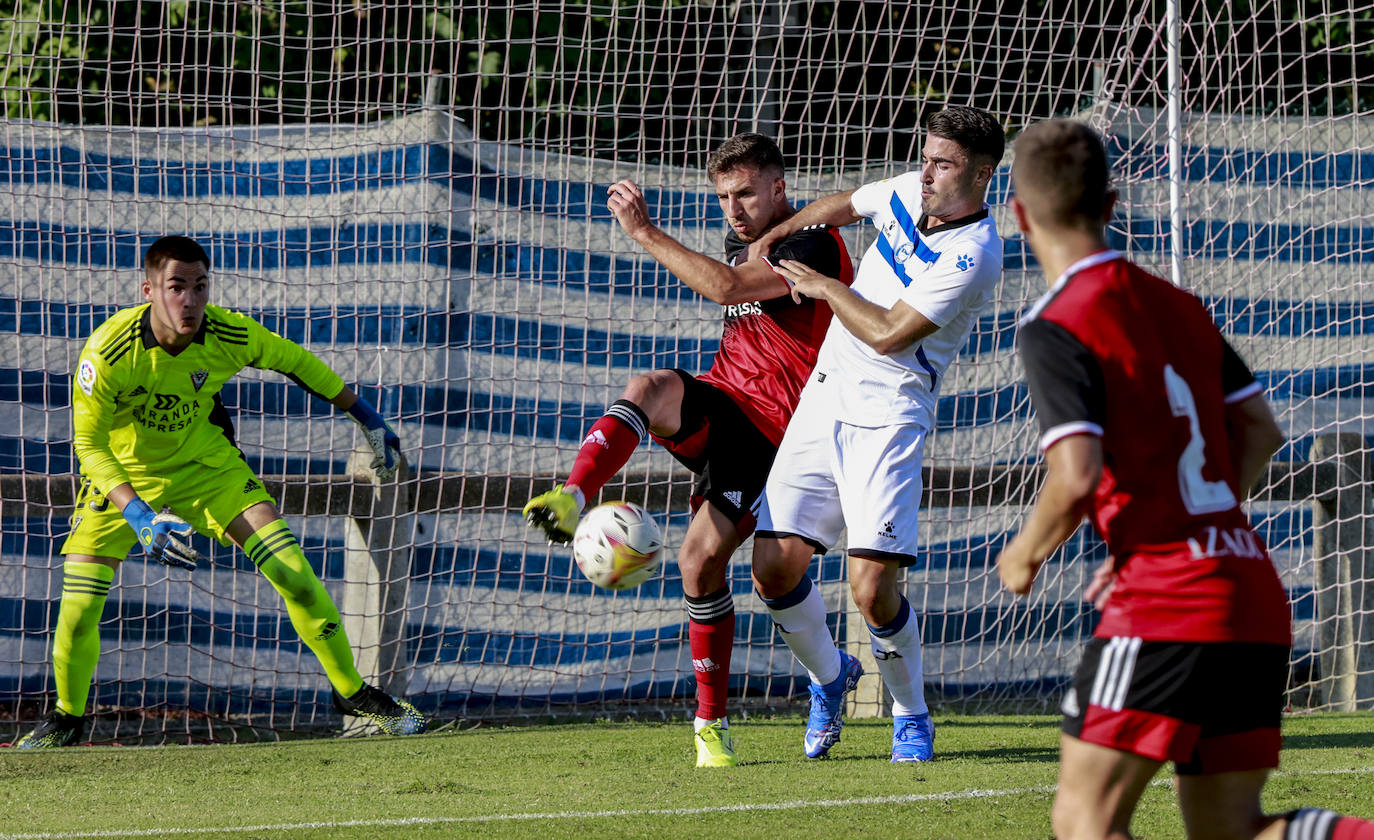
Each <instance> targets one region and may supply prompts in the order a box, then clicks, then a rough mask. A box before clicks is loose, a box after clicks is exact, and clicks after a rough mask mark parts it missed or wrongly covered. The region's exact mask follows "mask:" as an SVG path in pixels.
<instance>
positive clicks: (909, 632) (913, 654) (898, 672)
mask: <svg viewBox="0 0 1374 840" xmlns="http://www.w3.org/2000/svg"><path fill="white" fill-rule="evenodd" d="M902 609H903V610H905V611H906V624H904V625H902V627H901V629H900V630H898V631H897V632H895V633H893V634H892V635H890V636H879V635H878V634H877V632H875V631H874V629H873V628H872V627H870V628H868V630H869V635H870V636H871V637H872V645H873V657H874V658H875V659H877V660H878V672H879V673H881V674H882V675H883V685H885V686H887V690H888V691H889V692H891V694H892V715H893V717H898V716H901V715H921V714H925V713H926V712H927V711H929V707H928V706H926V697H925V672H924V668H923V667H922V665H921V624H920V622H919V621H917V620H916V612H915V610H913V609H911V605H910V604H908V603H907V601H906V599H905V598H903V599H902ZM900 620H901V613H898V617H897V618H895V619H893V620H892V624H896V623H897V622H898V621H900ZM880 629H881V628H880Z"/></svg>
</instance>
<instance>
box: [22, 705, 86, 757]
mask: <svg viewBox="0 0 1374 840" xmlns="http://www.w3.org/2000/svg"><path fill="white" fill-rule="evenodd" d="M85 729H86V719H85V718H84V717H82V716H81V715H69V714H67V713H66V712H64V711H62V710H61V709H53V710H52V711H51V712H49V713H48V716H47V717H46V718H44V720H43V722H42V723H40V724H38V726H36V727H35V728H34V730H33V731H32V732H30V733H29V734H27V735H25V736H24V737H23V738H20V739H19V740H18V741H15V742H14V745H15V746H16V747H18V748H19V749H21V750H45V749H52V748H55V747H70V746H71V745H72V744H75V743H76V742H77V741H78V740H80V739H81V733H82V732H83V731H84V730H85Z"/></svg>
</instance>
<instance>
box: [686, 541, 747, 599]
mask: <svg viewBox="0 0 1374 840" xmlns="http://www.w3.org/2000/svg"><path fill="white" fill-rule="evenodd" d="M722 554H723V552H722V551H712V550H711V547H710V546H707V545H699V544H695V543H690V542H686V543H683V545H682V548H681V550H679V551H678V555H677V565H678V570H679V572H681V574H682V582H683V583H684V584H686V585H688V586H692V585H695V586H696V588H697V589H698V590H700V591H702V592H707V591H714V590H716V589H719V588H720V587H721V585H723V584H724V583H725V570H726V567H727V566H728V565H729V563H730V555H731V554H733V552H730V553H724V556H721V555H722Z"/></svg>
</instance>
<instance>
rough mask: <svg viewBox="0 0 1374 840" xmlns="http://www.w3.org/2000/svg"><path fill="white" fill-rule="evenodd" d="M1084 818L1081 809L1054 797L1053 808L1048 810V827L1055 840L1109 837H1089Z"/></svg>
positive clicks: (1103, 837) (1095, 839)
mask: <svg viewBox="0 0 1374 840" xmlns="http://www.w3.org/2000/svg"><path fill="white" fill-rule="evenodd" d="M1084 816H1085V814H1084V813H1083V811H1082V809H1080V808H1078V807H1076V806H1075V805H1073V804H1072V803H1070V802H1068V801H1066V800H1065V798H1064V797H1062V796H1057V797H1055V799H1054V807H1053V808H1051V809H1050V827H1051V828H1053V829H1054V838H1055V840H1090V838H1091V840H1105V838H1106V837H1108V836H1110V835H1099V836H1098V837H1095V838H1093V837H1091V835H1090V834H1089V832H1088V831H1087V829H1088V828H1089V826H1088V825H1087V823H1086V821H1085V820H1084Z"/></svg>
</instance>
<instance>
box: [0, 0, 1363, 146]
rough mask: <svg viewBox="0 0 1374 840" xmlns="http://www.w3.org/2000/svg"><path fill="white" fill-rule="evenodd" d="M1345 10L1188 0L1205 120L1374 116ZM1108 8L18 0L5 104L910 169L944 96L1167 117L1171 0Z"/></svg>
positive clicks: (8, 22)
mask: <svg viewBox="0 0 1374 840" xmlns="http://www.w3.org/2000/svg"><path fill="white" fill-rule="evenodd" d="M1340 2H1341V0H1272V2H1255V3H1252V2H1250V0H1183V5H1184V9H1183V14H1184V19H1185V21H1186V24H1185V31H1184V38H1183V44H1182V49H1183V53H1184V66H1185V79H1186V80H1187V83H1186V91H1185V93H1186V96H1187V101H1188V107H1190V108H1194V109H1197V110H1203V109H1211V110H1217V109H1221V110H1226V111H1245V112H1284V113H1289V112H1307V113H1311V111H1312V110H1313V109H1316V110H1318V111H1319V112H1321V113H1332V114H1339V113H1349V112H1352V111H1363V110H1367V109H1369V108H1370V107H1371V106H1374V20H1371V12H1370V10H1368V9H1367V8H1365V9H1362V10H1357V9H1355V7H1354V5H1353V0H1345V2H1346V3H1347V5H1345V6H1340V5H1339V4H1340ZM1098 5H1100V6H1101V8H1100V14H1098V15H1095V16H1094V17H1093V19H1079V20H1075V18H1074V15H1078V16H1080V17H1083V18H1086V17H1087V14H1086V12H1085V10H1092V9H1093V7H1094V4H1093V3H1091V2H1089V3H1086V4H1084V3H1082V2H1081V0H1029V2H1017V3H1012V2H1010V0H971V2H969V3H967V4H960V7H959V8H957V9H955V8H943V7H940V6H938V5H936V6H932V5H928V4H907V3H875V2H863V0H841V2H836V3H806V4H802V3H791V4H786V9H787V10H788V11H787V12H786V18H785V19H781V18H779V17H778V14H779V13H778V11H777V10H778V9H779V8H782V7H783V4H776V3H773V4H769V3H765V2H762V0H740V2H733V3H727V2H724V0H715V2H712V0H562V2H559V3H552V2H537V0H484V1H483V2H481V3H477V2H466V3H456V4H421V3H412V2H409V0H387V2H373V1H372V0H351V2H338V0H331V2H323V1H322V0H295V1H294V2H249V1H248V0H205V2H184V1H183V2H145V1H143V0H130V1H129V2H113V0H104V2H102V1H101V0H90V1H89V2H84V3H72V2H62V0H20V2H16V3H15V6H14V9H15V11H14V13H13V15H12V16H10V17H7V18H0V44H4V45H5V46H4V53H3V55H0V95H3V98H4V106H5V110H6V113H7V114H8V115H9V116H10V117H12V118H26V119H36V120H52V121H56V122H62V123H71V124H100V125H107V124H108V125H138V126H169V125H195V124H233V125H244V124H262V123H293V122H302V121H316V122H318V121H338V122H347V123H354V122H360V121H370V120H376V119H382V118H386V117H389V116H393V115H395V114H397V113H400V112H404V111H406V110H409V109H413V108H415V107H417V106H419V105H420V104H421V103H422V102H423V100H424V97H425V95H426V90H427V89H429V86H430V85H431V77H435V78H436V79H437V80H438V81H440V82H442V83H443V87H442V88H439V89H438V90H440V91H441V94H442V95H441V97H440V99H439V104H443V105H445V106H448V107H451V108H453V109H454V111H455V112H456V113H457V114H458V115H459V116H460V117H461V118H463V119H464V120H465V121H467V122H468V123H469V124H470V125H471V126H472V127H473V128H474V130H475V131H477V133H478V134H479V135H480V136H482V137H486V138H490V139H499V140H507V141H512V142H519V143H521V144H524V145H527V146H531V147H534V148H548V149H557V150H560V151H569V152H572V153H576V154H584V155H590V156H598V157H621V158H638V159H646V160H651V161H655V162H656V161H659V160H664V161H667V160H673V161H678V162H681V161H684V160H685V161H691V162H695V163H700V158H701V156H702V155H704V154H705V152H706V151H708V150H709V148H710V147H711V146H712V145H713V144H715V143H717V142H719V140H720V139H722V138H723V137H724V136H728V134H730V133H733V132H734V131H737V130H741V129H746V128H754V129H759V130H769V131H773V132H775V133H786V132H789V131H790V132H793V134H794V137H793V140H792V142H793V144H794V146H795V148H796V149H797V150H798V151H800V152H802V153H803V154H804V155H805V156H808V157H810V158H812V162H813V163H815V162H822V163H823V162H824V161H825V160H827V159H834V158H836V157H840V158H847V159H853V158H856V157H873V156H879V157H882V156H892V157H900V156H903V155H908V154H910V151H911V143H912V141H913V138H914V137H915V134H916V126H917V125H918V124H919V121H920V119H921V118H922V116H923V114H924V112H925V111H926V110H928V109H930V108H933V107H939V106H940V105H943V104H944V103H946V102H972V103H974V104H978V105H981V106H983V107H987V108H989V109H990V110H993V111H994V112H995V113H999V114H1001V115H1004V117H1005V118H1006V120H1007V122H1008V125H1009V127H1012V128H1014V127H1015V126H1016V125H1018V124H1019V123H1021V122H1024V121H1026V120H1028V119H1031V118H1034V117H1038V116H1046V115H1051V114H1061V113H1067V112H1071V111H1073V110H1076V109H1077V108H1080V107H1082V106H1083V105H1084V104H1086V103H1087V102H1088V101H1090V100H1091V99H1092V97H1094V96H1097V95H1101V94H1104V93H1105V94H1106V95H1108V96H1111V97H1114V98H1117V99H1121V100H1125V101H1127V102H1129V103H1130V104H1135V105H1158V104H1161V103H1162V98H1163V81H1162V80H1163V78H1164V72H1163V71H1164V53H1163V46H1162V38H1161V31H1160V30H1161V27H1162V21H1163V19H1164V13H1163V9H1164V6H1163V0H1145V2H1143V3H1141V2H1136V3H1128V0H1119V2H1116V3H1105V2H1104V3H1101V4H1098ZM770 15H771V16H772V17H769V16H770ZM1104 75H1105V76H1106V77H1107V78H1108V79H1109V81H1111V84H1110V86H1109V87H1108V88H1107V89H1106V90H1105V91H1104V90H1102V89H1100V88H1099V82H1100V81H1101V80H1102V78H1103V76H1104Z"/></svg>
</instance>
